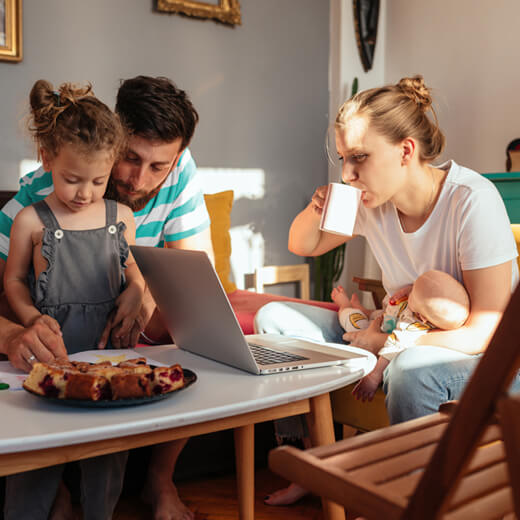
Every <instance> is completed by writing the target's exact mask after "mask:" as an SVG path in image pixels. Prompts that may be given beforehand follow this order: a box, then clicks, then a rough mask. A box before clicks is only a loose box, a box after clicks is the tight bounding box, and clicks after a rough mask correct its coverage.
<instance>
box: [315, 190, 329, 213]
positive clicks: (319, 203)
mask: <svg viewBox="0 0 520 520" xmlns="http://www.w3.org/2000/svg"><path fill="white" fill-rule="evenodd" d="M328 188H329V187H328V186H327V185H326V186H319V187H318V188H316V191H315V192H314V194H313V195H312V197H311V204H312V209H313V210H314V211H315V212H316V213H317V214H318V215H321V214H322V213H323V205H324V204H325V197H326V196H327V190H328Z"/></svg>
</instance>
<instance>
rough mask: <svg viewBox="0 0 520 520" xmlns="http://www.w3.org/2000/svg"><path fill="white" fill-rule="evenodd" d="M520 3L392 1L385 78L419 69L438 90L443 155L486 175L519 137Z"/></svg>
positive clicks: (502, 161) (496, 168)
mask: <svg viewBox="0 0 520 520" xmlns="http://www.w3.org/2000/svg"><path fill="white" fill-rule="evenodd" d="M519 20H520V2H518V0H495V1H493V2H490V1H475V0H456V1H454V0H436V1H435V2H432V1H431V0H414V1H413V2H410V1H409V0H392V1H391V2H389V3H388V12H387V34H386V46H385V61H386V67H385V80H386V81H387V82H396V81H398V80H399V79H400V78H401V77H403V76H408V75H411V74H414V73H420V74H422V75H423V76H424V77H425V80H426V83H427V85H429V86H430V87H433V88H434V99H436V101H437V107H438V116H439V120H440V125H441V127H442V129H443V130H444V132H445V134H446V137H447V142H448V144H447V148H446V153H445V154H444V155H443V157H444V158H453V159H455V160H456V161H457V162H459V163H462V164H464V165H465V166H469V167H471V168H473V169H475V170H477V171H480V172H501V171H504V170H505V160H506V153H505V150H506V146H507V144H508V143H509V142H510V141H511V140H512V139H514V138H517V137H520V102H519V92H520V67H519V66H518V57H519V52H520V31H519V30H518V21H519Z"/></svg>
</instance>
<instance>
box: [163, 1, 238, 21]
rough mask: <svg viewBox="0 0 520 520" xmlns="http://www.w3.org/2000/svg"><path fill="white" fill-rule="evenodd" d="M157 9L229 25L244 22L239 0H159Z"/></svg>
mask: <svg viewBox="0 0 520 520" xmlns="http://www.w3.org/2000/svg"><path fill="white" fill-rule="evenodd" d="M157 10H159V11H165V12H170V13H181V14H185V15H188V16H195V17H197V18H212V19H213V20H217V21H218V22H222V23H226V24H229V25H240V24H241V23H242V20H241V17H240V4H239V2H238V0H213V2H195V1H193V0H157Z"/></svg>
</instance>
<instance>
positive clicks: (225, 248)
mask: <svg viewBox="0 0 520 520" xmlns="http://www.w3.org/2000/svg"><path fill="white" fill-rule="evenodd" d="M204 200H205V202H206V208H208V213H209V218H210V220H211V242H212V244H213V253H214V254H215V270H216V271H217V274H218V277H219V278H220V283H221V284H222V286H223V287H224V290H225V291H226V292H227V293H231V292H233V291H236V288H237V287H236V285H235V284H234V283H233V282H232V281H231V280H230V279H229V274H230V272H231V263H230V257H231V236H230V235H229V228H230V227H231V208H232V207H233V190H228V191H221V192H219V193H212V194H206V195H204Z"/></svg>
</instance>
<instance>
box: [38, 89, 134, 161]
mask: <svg viewBox="0 0 520 520" xmlns="http://www.w3.org/2000/svg"><path fill="white" fill-rule="evenodd" d="M29 100H30V121H29V131H30V132H31V134H32V136H33V138H34V140H35V141H36V143H37V145H38V149H39V148H43V149H44V150H45V151H46V152H47V153H48V154H49V156H50V157H51V158H55V157H56V156H57V155H58V153H59V151H60V148H61V147H62V146H63V145H65V144H70V145H73V146H74V147H75V148H77V149H78V151H79V152H80V153H82V154H85V155H88V154H90V153H92V152H98V151H107V152H109V153H110V155H111V156H112V157H113V159H114V160H115V159H116V158H117V156H118V155H119V153H120V152H121V150H122V147H123V145H124V132H123V129H122V126H121V123H120V122H119V117H118V116H117V115H116V114H114V112H112V111H111V110H110V109H109V108H108V107H107V105H105V104H104V103H102V102H101V101H100V100H99V99H97V98H96V97H95V96H94V93H93V92H92V85H90V83H89V84H87V85H86V86H85V87H80V86H75V85H73V84H72V83H63V84H61V85H60V87H59V89H58V90H54V89H53V86H52V85H51V83H49V82H48V81H45V80H43V79H40V80H38V81H37V82H36V83H35V84H34V85H33V87H32V89H31V93H30V96H29ZM38 153H39V150H38Z"/></svg>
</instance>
